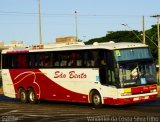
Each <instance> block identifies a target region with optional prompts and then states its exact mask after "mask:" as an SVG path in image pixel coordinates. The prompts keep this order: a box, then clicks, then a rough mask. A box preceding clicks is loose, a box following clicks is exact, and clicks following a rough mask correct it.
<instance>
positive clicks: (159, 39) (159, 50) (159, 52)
mask: <svg viewBox="0 0 160 122" xmlns="http://www.w3.org/2000/svg"><path fill="white" fill-rule="evenodd" d="M151 17H155V18H157V35H158V36H157V37H158V40H157V41H158V67H159V70H158V80H160V33H159V19H160V15H154V16H151Z"/></svg>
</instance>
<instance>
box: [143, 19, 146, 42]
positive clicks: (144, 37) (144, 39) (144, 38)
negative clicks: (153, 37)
mask: <svg viewBox="0 0 160 122" xmlns="http://www.w3.org/2000/svg"><path fill="white" fill-rule="evenodd" d="M142 25H143V27H142V28H143V44H145V43H146V34H145V22H144V16H143V18H142Z"/></svg>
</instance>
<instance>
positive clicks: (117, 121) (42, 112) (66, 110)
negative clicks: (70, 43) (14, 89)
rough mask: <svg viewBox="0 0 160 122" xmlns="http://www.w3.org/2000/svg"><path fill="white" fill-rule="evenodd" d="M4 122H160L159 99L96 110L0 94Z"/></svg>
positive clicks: (87, 106) (86, 105) (88, 106)
mask: <svg viewBox="0 0 160 122" xmlns="http://www.w3.org/2000/svg"><path fill="white" fill-rule="evenodd" d="M0 121H2V122H21V121H22V122H159V121H160V98H158V99H157V100H155V101H152V102H146V103H139V104H134V105H125V106H104V107H103V108H94V107H93V106H92V105H89V104H79V103H64V102H53V101H52V102H51V101H43V102H40V103H39V104H22V103H20V102H19V101H18V100H16V99H10V98H7V97H4V96H3V95H2V94H0Z"/></svg>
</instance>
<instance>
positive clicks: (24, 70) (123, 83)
mask: <svg viewBox="0 0 160 122" xmlns="http://www.w3.org/2000/svg"><path fill="white" fill-rule="evenodd" d="M2 82H3V91H4V95H5V96H8V97H11V98H19V99H20V101H21V102H23V103H28V102H29V103H37V101H39V100H54V101H69V102H83V103H92V104H93V105H94V106H102V105H103V104H108V105H124V104H132V103H138V102H145V101H151V100H155V99H156V97H157V80H156V70H155V63H154V61H153V57H152V55H151V52H150V50H149V48H148V46H147V45H145V44H141V43H114V42H111V43H94V44H93V45H83V44H82V43H81V44H79V43H75V44H68V43H66V44H52V45H51V44H50V45H43V46H41V47H35V48H24V49H19V50H17V49H16V50H15V49H8V50H3V51H2Z"/></svg>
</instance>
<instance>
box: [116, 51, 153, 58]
mask: <svg viewBox="0 0 160 122" xmlns="http://www.w3.org/2000/svg"><path fill="white" fill-rule="evenodd" d="M114 55H115V59H116V61H130V60H138V59H150V58H152V55H151V53H150V50H149V49H148V48H131V49H121V50H115V51H114Z"/></svg>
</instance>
